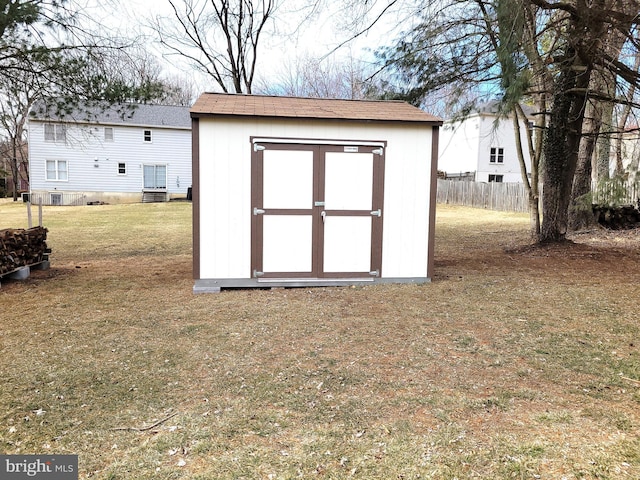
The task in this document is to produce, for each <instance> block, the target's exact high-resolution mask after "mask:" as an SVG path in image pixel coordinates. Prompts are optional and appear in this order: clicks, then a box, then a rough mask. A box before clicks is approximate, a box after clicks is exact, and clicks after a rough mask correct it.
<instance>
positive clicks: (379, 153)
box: [371, 148, 384, 155]
mask: <svg viewBox="0 0 640 480" xmlns="http://www.w3.org/2000/svg"><path fill="white" fill-rule="evenodd" d="M371 153H373V154H374V155H382V154H383V153H384V150H383V149H382V148H376V149H375V150H372V151H371Z"/></svg>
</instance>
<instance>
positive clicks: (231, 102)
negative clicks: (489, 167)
mask: <svg viewBox="0 0 640 480" xmlns="http://www.w3.org/2000/svg"><path fill="white" fill-rule="evenodd" d="M217 115H222V116H240V117H267V118H289V119H292V118H293V119H302V118H306V119H327V120H359V121H382V122H420V123H429V124H433V125H440V124H442V120H441V119H440V118H438V117H435V116H433V115H430V114H428V113H426V112H424V111H422V110H420V109H419V108H416V107H414V106H412V105H410V104H408V103H407V102H401V101H390V100H375V101H374V100H335V99H325V98H301V97H275V96H263V95H245V94H225V93H203V94H202V95H201V96H200V98H199V99H198V100H197V101H196V103H195V104H194V105H193V107H192V108H191V116H192V117H196V118H197V117H207V116H217Z"/></svg>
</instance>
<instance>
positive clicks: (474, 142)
mask: <svg viewBox="0 0 640 480" xmlns="http://www.w3.org/2000/svg"><path fill="white" fill-rule="evenodd" d="M520 132H521V133H520V138H521V140H522V145H523V152H524V159H525V164H526V165H527V172H529V171H530V167H531V160H530V157H529V149H528V147H527V139H526V125H525V124H524V122H522V121H520ZM438 169H439V170H440V171H442V172H445V173H446V175H447V178H465V179H470V180H475V181H477V182H520V183H521V182H522V173H521V169H520V163H519V161H518V156H517V150H516V137H515V130H514V127H513V120H512V118H500V117H499V116H498V114H497V109H496V103H488V104H486V105H485V106H484V107H482V108H480V109H478V110H477V111H475V112H473V113H471V114H470V115H468V116H467V117H466V118H465V119H464V120H462V121H449V122H445V123H444V125H443V127H442V129H441V133H440V146H439V160H438Z"/></svg>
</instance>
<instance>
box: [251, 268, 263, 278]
mask: <svg viewBox="0 0 640 480" xmlns="http://www.w3.org/2000/svg"><path fill="white" fill-rule="evenodd" d="M259 277H264V272H259V271H258V270H254V271H253V278H259Z"/></svg>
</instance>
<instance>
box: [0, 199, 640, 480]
mask: <svg viewBox="0 0 640 480" xmlns="http://www.w3.org/2000/svg"><path fill="white" fill-rule="evenodd" d="M34 216H35V218H36V219H37V213H36V214H35V215H34ZM44 225H45V226H46V227H47V228H48V229H49V240H48V243H49V246H50V247H51V248H52V250H53V253H52V255H51V269H50V270H47V271H34V272H32V274H31V277H30V278H29V279H28V280H26V281H23V282H17V281H7V280H4V281H2V287H1V288H0V308H1V311H2V317H1V320H0V322H1V324H2V325H1V328H0V378H1V383H0V453H5V454H44V453H56V454H78V455H79V465H80V478H83V479H85V478H91V479H203V480H204V479H291V478H326V479H343V478H355V479H416V478H421V479H454V478H457V479H467V478H479V479H511V478H517V479H535V478H540V479H596V478H597V479H638V478H640V436H639V434H640V353H639V351H640V324H639V321H638V319H639V314H638V298H640V235H639V234H638V233H637V232H635V231H631V232H623V233H617V234H616V233H611V232H604V231H592V232H587V233H582V234H580V235H576V236H574V237H573V238H572V240H573V241H574V243H570V244H567V245H561V246H548V247H544V248H543V247H534V246H532V245H530V239H529V236H528V232H527V228H528V218H527V217H526V216H525V215H520V214H506V213H499V212H490V211H484V210H477V209H469V208H462V207H451V206H444V205H439V206H438V218H437V232H436V241H437V244H436V275H435V278H434V281H433V282H432V283H430V284H426V285H379V286H367V287H357V288H313V289H309V288H299V289H274V290H229V291H223V292H222V293H220V294H215V295H214V294H212V295H193V294H192V286H193V280H192V278H191V205H190V204H187V203H184V202H176V203H166V204H137V205H119V206H116V205H103V206H86V207H44ZM21 227H26V209H25V206H24V204H22V203H19V202H18V203H17V204H15V203H13V202H7V201H2V203H0V229H2V228H21Z"/></svg>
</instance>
